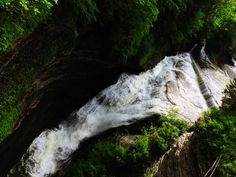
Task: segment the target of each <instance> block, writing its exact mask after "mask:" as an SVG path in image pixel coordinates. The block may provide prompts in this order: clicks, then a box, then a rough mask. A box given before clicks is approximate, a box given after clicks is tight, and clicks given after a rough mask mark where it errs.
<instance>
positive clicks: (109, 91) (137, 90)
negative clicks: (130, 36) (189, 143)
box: [8, 53, 230, 177]
mask: <svg viewBox="0 0 236 177" xmlns="http://www.w3.org/2000/svg"><path fill="white" fill-rule="evenodd" d="M214 68H215V69H212V68H210V69H208V68H206V69H200V68H199V67H198V65H197V64H196V63H195V62H194V61H193V60H192V59H191V56H190V54H189V53H183V54H178V55H176V56H170V57H165V58H164V59H163V60H162V61H161V62H159V63H158V64H157V65H156V66H155V67H154V68H153V69H150V70H148V71H146V72H143V73H140V74H139V75H127V74H123V75H122V76H121V77H120V78H119V80H118V81H117V83H116V84H114V85H111V86H109V87H108V88H106V89H104V90H103V91H101V92H100V93H99V94H98V95H96V96H95V97H94V98H93V99H91V100H90V101H88V102H87V104H85V105H84V106H83V107H81V108H80V109H79V110H77V111H75V112H73V113H72V114H71V115H70V116H69V117H68V119H67V120H65V121H64V122H62V123H61V124H60V125H59V126H58V128H55V129H52V130H45V131H44V132H42V133H41V134H40V135H39V136H38V137H37V138H36V139H35V140H34V141H33V142H32V144H31V145H30V147H29V148H28V150H27V152H26V153H25V154H24V155H23V157H22V159H21V161H20V162H19V163H18V164H17V165H16V166H15V167H13V168H12V170H11V171H10V172H9V174H8V176H9V177H11V176H19V175H18V174H24V175H26V176H32V177H48V176H51V175H52V174H54V173H56V172H57V171H58V170H60V167H61V166H63V165H64V164H65V163H66V162H67V161H68V160H69V158H70V156H71V155H72V153H73V152H74V151H76V150H77V149H78V148H79V145H80V143H81V142H83V141H84V140H86V139H88V138H90V137H92V136H95V135H97V134H99V133H101V132H103V131H106V130H108V129H111V128H115V127H119V126H122V125H129V124H131V123H134V122H136V121H138V120H141V119H144V118H147V117H149V116H152V115H156V114H166V113H167V112H168V111H169V110H170V109H173V108H174V109H176V110H177V112H178V114H179V115H181V116H182V117H183V118H184V119H186V120H188V121H190V122H195V121H196V120H197V119H198V118H199V116H200V114H201V113H202V112H203V111H206V110H207V109H208V107H217V106H218V105H220V100H221V98H222V96H223V95H222V92H223V90H224V88H225V86H226V84H227V83H228V82H229V80H230V77H229V76H228V75H226V74H224V72H222V71H220V69H218V68H217V67H216V66H214ZM222 78H224V79H222ZM78 94H79V93H78Z"/></svg>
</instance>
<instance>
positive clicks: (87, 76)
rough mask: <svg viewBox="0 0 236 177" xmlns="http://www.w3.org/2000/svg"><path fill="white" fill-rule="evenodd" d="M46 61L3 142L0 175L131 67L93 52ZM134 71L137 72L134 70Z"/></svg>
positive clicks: (67, 55) (76, 53)
mask: <svg viewBox="0 0 236 177" xmlns="http://www.w3.org/2000/svg"><path fill="white" fill-rule="evenodd" d="M65 55H66V56H62V57H60V58H57V59H55V60H53V61H52V62H50V63H49V64H47V65H46V66H45V67H44V68H43V69H42V70H41V72H40V73H39V75H38V79H37V80H36V81H35V83H34V84H33V88H32V90H31V91H30V92H29V93H28V94H27V95H26V96H25V98H24V100H23V104H24V109H23V111H22V113H21V115H20V118H19V121H18V122H17V123H16V125H15V130H14V131H13V133H12V134H11V135H9V137H8V138H7V139H5V140H4V141H3V142H2V143H1V144H0V157H1V161H0V167H1V168H0V176H1V177H5V176H6V174H7V172H8V171H9V170H10V169H11V168H12V166H13V165H14V164H15V163H16V162H18V161H19V159H20V158H21V156H22V155H23V153H24V152H25V151H26V149H27V148H28V147H29V145H30V144H31V142H32V141H33V139H34V138H35V137H37V136H38V135H39V134H40V133H41V132H42V131H43V130H45V129H47V128H52V127H56V126H57V125H58V123H59V122H61V121H62V120H63V119H65V118H66V117H68V116H69V114H70V113H71V112H72V111H73V110H75V109H76V108H78V107H81V106H82V105H83V104H85V102H87V101H88V100H89V99H91V98H92V96H93V95H95V94H97V93H98V92H99V91H100V90H102V89H104V88H105V87H107V86H109V85H111V84H113V83H114V82H115V81H116V80H117V78H118V77H119V75H120V74H121V73H122V72H128V71H131V70H132V69H130V68H127V67H124V66H120V65H117V64H116V65H114V64H109V63H108V62H103V61H102V60H100V59H101V58H99V59H98V57H97V56H96V54H95V53H92V52H88V51H86V52H84V51H83V52H74V53H68V54H65ZM134 72H135V71H134Z"/></svg>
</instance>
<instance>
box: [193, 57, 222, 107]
mask: <svg viewBox="0 0 236 177" xmlns="http://www.w3.org/2000/svg"><path fill="white" fill-rule="evenodd" d="M193 68H194V70H195V72H196V75H197V80H198V83H199V88H200V90H201V93H202V95H203V97H204V99H205V100H206V104H207V106H208V107H209V108H212V107H218V106H219V105H218V103H217V102H216V100H215V99H214V97H213V94H212V92H211V90H210V89H209V87H208V86H207V85H206V83H205V82H204V80H203V76H202V73H201V70H200V68H199V67H198V65H197V64H196V62H195V61H194V60H193Z"/></svg>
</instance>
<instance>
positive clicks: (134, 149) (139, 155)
mask: <svg viewBox="0 0 236 177" xmlns="http://www.w3.org/2000/svg"><path fill="white" fill-rule="evenodd" d="M149 146H150V145H149V136H148V134H147V135H138V136H137V137H136V138H135V140H134V141H133V142H132V143H131V147H130V150H129V157H130V158H131V159H133V160H134V161H137V160H142V159H145V158H148V157H149V150H150V147H149Z"/></svg>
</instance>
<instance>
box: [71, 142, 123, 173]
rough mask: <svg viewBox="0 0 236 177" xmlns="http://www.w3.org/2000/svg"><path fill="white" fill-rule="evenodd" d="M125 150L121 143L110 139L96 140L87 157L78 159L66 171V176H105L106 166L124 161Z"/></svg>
mask: <svg viewBox="0 0 236 177" xmlns="http://www.w3.org/2000/svg"><path fill="white" fill-rule="evenodd" d="M126 155H127V150H126V149H125V147H124V146H123V145H120V144H117V143H113V142H112V141H104V142H98V143H96V144H95V145H94V146H93V147H92V150H91V151H90V152H89V154H88V159H84V160H79V161H77V162H76V163H75V165H73V167H72V168H71V169H69V171H68V172H67V174H66V176H68V177H76V176H81V177H86V176H91V177H97V176H103V177H105V176H107V175H106V173H107V168H108V167H109V166H111V165H119V164H123V163H124V159H125V158H126Z"/></svg>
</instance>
